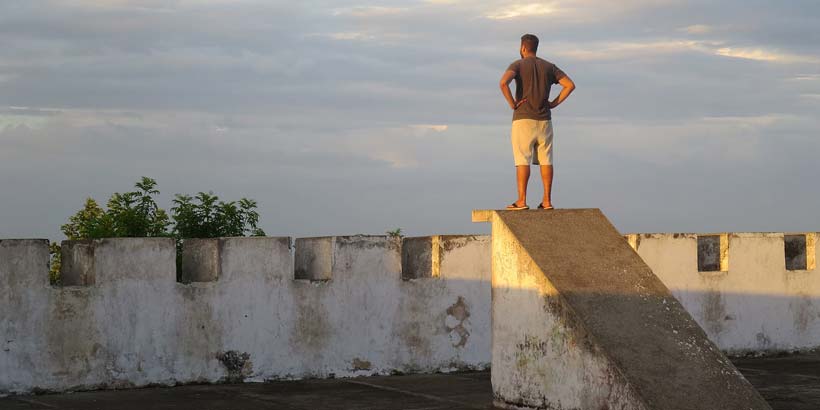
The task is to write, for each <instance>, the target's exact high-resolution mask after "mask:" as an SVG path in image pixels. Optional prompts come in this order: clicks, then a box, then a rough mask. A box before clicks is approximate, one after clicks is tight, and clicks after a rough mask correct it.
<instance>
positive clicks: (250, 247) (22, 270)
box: [0, 234, 820, 393]
mask: <svg viewBox="0 0 820 410" xmlns="http://www.w3.org/2000/svg"><path fill="white" fill-rule="evenodd" d="M729 241H730V242H729V256H728V260H729V270H728V271H727V272H723V273H699V272H698V271H697V246H696V243H697V239H696V236H695V235H672V234H643V235H637V236H635V237H632V242H633V243H637V252H638V253H639V254H640V255H641V257H642V258H643V259H644V260H645V261H646V262H647V264H648V265H649V266H650V267H651V268H652V269H653V271H654V272H655V273H656V274H657V275H658V276H659V277H660V278H661V280H662V281H663V282H664V283H665V284H666V285H667V286H668V287H669V288H670V290H672V292H673V294H674V295H675V296H676V297H677V298H678V299H679V300H680V301H681V303H682V304H683V306H684V307H685V308H686V309H687V310H688V311H689V312H690V313H691V314H692V316H693V317H694V318H695V319H696V320H697V321H698V323H699V324H700V325H701V326H702V327H703V328H704V329H705V330H706V332H707V334H708V335H709V337H710V338H711V339H712V340H713V341H715V342H716V344H717V345H718V346H719V347H720V348H721V349H723V350H725V351H727V352H729V353H733V354H741V353H746V352H750V351H751V352H757V351H790V350H803V349H811V348H817V347H820V272H818V271H817V270H816V269H815V270H809V271H786V270H785V265H784V262H783V261H784V255H783V240H782V235H781V234H730V235H729ZM316 243H317V245H316V246H317V247H319V248H321V249H318V248H317V249H315V251H316V252H319V253H321V252H324V254H322V255H324V256H326V257H327V260H332V261H333V264H332V271H331V279H330V280H329V281H314V282H311V281H306V280H305V281H303V280H299V281H296V280H294V279H293V278H294V262H293V260H294V258H293V250H292V249H291V248H290V240H289V238H227V239H222V240H220V250H221V258H220V264H221V274H222V276H221V277H219V278H218V280H217V281H216V282H200V283H192V284H181V283H177V282H176V279H175V278H176V269H175V262H174V246H173V242H172V241H171V240H169V239H109V240H102V241H99V242H98V243H97V245H96V250H95V254H94V258H95V261H94V265H95V276H96V283H95V284H94V285H92V286H88V287H63V288H60V287H53V286H50V285H49V284H48V274H47V271H48V243H47V241H45V240H0V393H3V392H27V391H32V389H35V388H41V389H46V390H54V391H59V390H72V389H88V388H107V387H129V386H143V385H147V384H151V383H160V384H173V383H180V382H194V381H203V382H215V381H220V380H224V379H226V378H228V377H229V376H232V374H230V373H229V371H228V370H227V368H226V366H225V365H224V364H223V363H222V362H221V361H220V360H219V359H218V358H217V356H218V355H220V353H224V352H230V351H235V352H237V353H238V354H242V353H247V355H248V361H247V365H246V366H245V367H244V368H239V369H236V372H235V373H234V374H233V376H235V377H239V378H243V379H245V380H253V381H261V380H266V379H277V378H301V377H328V376H330V375H331V374H332V375H335V376H338V377H341V376H353V375H367V374H386V373H391V372H408V373H409V372H432V371H439V370H443V371H447V370H453V369H472V368H485V367H487V366H488V365H489V362H490V360H491V359H490V358H491V355H490V352H491V335H490V292H491V291H490V266H491V263H490V254H491V249H490V240H489V237H487V236H477V237H472V236H465V237H441V240H440V241H438V242H434V243H437V244H438V245H437V246H441V248H440V249H441V252H440V261H439V262H440V264H439V268H437V269H433V271H436V272H437V273H436V274H437V276H434V277H424V278H419V279H413V280H402V279H401V270H402V267H401V249H400V246H399V242H398V241H396V240H395V239H391V238H388V237H384V236H372V237H369V236H352V237H335V238H334V240H333V246H332V247H323V246H324V245H321V241H318V242H316ZM306 246H307V245H306ZM327 252H332V255H327ZM815 252H816V249H815ZM429 256H430V255H426V256H425V257H429Z"/></svg>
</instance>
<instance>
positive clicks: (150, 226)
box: [49, 177, 265, 285]
mask: <svg viewBox="0 0 820 410" xmlns="http://www.w3.org/2000/svg"><path fill="white" fill-rule="evenodd" d="M134 186H135V187H136V188H137V190H136V191H132V192H126V193H122V194H121V193H115V194H113V195H112V196H111V198H110V199H109V200H108V203H107V208H108V209H103V208H102V207H100V206H99V205H98V204H97V202H96V201H95V200H94V199H93V198H87V199H86V201H85V205H84V206H83V208H82V209H80V210H79V211H77V213H76V214H74V215H72V216H71V217H69V219H68V223H67V224H65V225H63V226H62V227H61V230H62V231H63V234H65V236H66V239H68V240H80V239H101V238H122V237H131V238H146V237H173V238H174V239H175V240H176V248H177V267H179V261H180V259H181V254H182V241H183V240H185V239H188V238H218V237H226V236H245V235H247V234H249V235H253V236H265V232H264V231H263V230H262V229H260V228H259V226H258V224H259V214H258V213H257V212H256V206H257V205H256V201H253V200H251V199H247V198H242V199H240V200H239V201H231V202H223V201H220V200H219V197H217V196H216V195H214V193H213V192H209V193H204V192H200V193H198V194H197V195H196V196H195V197H192V196H190V195H180V194H177V195H176V196H175V199H174V201H173V202H174V207H173V208H171V212H172V217H170V218H169V216H168V213H167V212H165V211H164V210H163V209H161V208H160V207H159V206H158V205H157V203H156V201H155V199H154V197H155V196H156V195H159V190H157V189H156V187H157V182H156V181H155V180H153V179H151V178H147V177H142V178H141V179H140V181H139V182H137V183H136V184H135V185H134ZM172 219H173V222H172ZM172 225H173V228H171V229H170V230H169V227H171V226H172ZM49 253H50V254H51V261H50V263H51V266H50V272H49V277H50V280H51V283H52V284H55V285H56V284H58V283H59V281H60V264H61V260H60V259H61V255H60V245H59V244H57V243H52V244H51V245H49Z"/></svg>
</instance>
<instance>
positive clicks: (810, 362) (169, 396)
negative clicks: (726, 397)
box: [0, 355, 820, 410]
mask: <svg viewBox="0 0 820 410" xmlns="http://www.w3.org/2000/svg"><path fill="white" fill-rule="evenodd" d="M736 360H737V361H735V364H736V365H737V367H738V369H740V370H741V372H743V374H744V375H745V376H746V377H748V378H749V380H750V381H751V382H752V384H754V386H755V387H756V388H758V389H759V390H760V392H761V394H762V395H763V397H764V398H765V399H766V400H767V401H768V402H769V404H771V406H772V408H773V409H774V410H817V409H818V408H820V356H817V355H812V356H804V355H798V356H790V357H779V358H764V359H736ZM694 400H698V399H697V398H694ZM491 403H492V387H491V386H490V374H489V372H475V373H451V374H433V375H412V376H387V377H380V376H375V377H367V378H354V379H331V380H317V379H312V380H305V381H276V382H269V383H246V384H220V385H205V386H203V385H190V386H179V387H173V388H147V389H135V390H124V391H123V390H120V391H97V392H81V393H72V394H49V395H40V396H13V397H8V398H0V408H2V409H4V410H54V409H57V410H80V409H82V410H86V409H120V410H143V409H175V410H200V409H210V410H235V409H277V410H315V409H328V410H335V409H339V410H348V409H373V410H399V409H402V410H452V409H455V410H462V409H482V410H489V409H491V408H492V404H491ZM704 408H706V407H704Z"/></svg>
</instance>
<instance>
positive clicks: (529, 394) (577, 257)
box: [473, 209, 770, 410]
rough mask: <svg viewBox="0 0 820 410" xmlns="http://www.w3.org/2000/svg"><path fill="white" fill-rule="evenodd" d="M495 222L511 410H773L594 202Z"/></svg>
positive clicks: (500, 347)
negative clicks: (582, 207)
mask: <svg viewBox="0 0 820 410" xmlns="http://www.w3.org/2000/svg"><path fill="white" fill-rule="evenodd" d="M473 221H474V222H492V264H493V266H492V269H493V273H492V275H493V276H492V327H493V328H492V331H493V336H492V337H493V347H492V385H493V392H494V395H495V404H496V405H497V406H501V407H506V408H539V409H562V410H563V409H589V410H593V409H594V410H602V409H607V410H615V409H645V410H683V409H692V410H694V409H697V410H709V409H715V410H718V409H719V410H734V409H737V410H741V409H743V410H758V409H770V407H769V405H768V404H767V403H766V402H765V401H764V400H763V398H762V397H760V395H759V394H758V393H757V391H756V390H755V389H754V388H753V387H752V385H751V384H750V383H749V382H748V381H746V379H744V378H743V376H742V375H741V374H740V373H739V372H738V371H737V370H736V369H735V368H734V366H733V365H732V364H731V363H730V362H729V360H728V359H727V358H726V357H725V356H724V355H723V354H722V353H721V352H720V350H718V348H717V347H716V346H715V345H714V344H713V343H712V342H711V341H709V339H707V337H706V334H705V333H704V331H703V330H702V329H701V328H700V327H699V326H698V325H697V323H695V321H694V320H693V319H692V317H691V316H690V315H689V314H688V313H687V312H686V311H685V310H684V309H683V307H682V306H681V304H680V303H678V301H677V300H676V299H675V298H674V297H673V296H672V294H671V293H670V292H669V289H667V288H666V286H665V285H664V284H663V283H661V281H660V280H659V279H658V278H657V277H656V276H655V275H654V274H653V273H652V271H651V270H650V268H649V267H648V266H647V265H646V264H645V263H644V262H643V261H642V260H641V258H640V257H639V256H638V255H637V254H636V253H635V252H634V251H633V250H632V248H631V247H630V246H629V245H628V243H627V241H626V240H625V239H624V238H623V237H622V236H621V235H620V234H619V233H618V231H617V230H616V229H615V227H613V226H612V224H611V223H610V222H609V221H608V220H607V218H606V217H605V216H604V215H603V214H602V213H601V211H600V210H597V209H577V210H553V211H474V212H473Z"/></svg>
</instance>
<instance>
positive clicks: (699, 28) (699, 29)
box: [679, 24, 714, 34]
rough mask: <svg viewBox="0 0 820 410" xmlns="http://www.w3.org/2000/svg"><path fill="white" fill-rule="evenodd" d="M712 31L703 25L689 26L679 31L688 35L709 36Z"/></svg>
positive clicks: (709, 27)
mask: <svg viewBox="0 0 820 410" xmlns="http://www.w3.org/2000/svg"><path fill="white" fill-rule="evenodd" d="M713 30H714V28H712V27H711V26H707V25H705V24H693V25H691V26H686V27H684V28H681V29H680V30H679V31H683V32H685V33H688V34H709V33H711V32H712V31H713Z"/></svg>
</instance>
